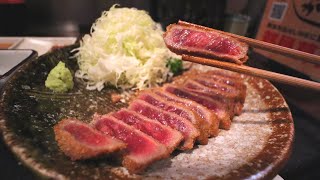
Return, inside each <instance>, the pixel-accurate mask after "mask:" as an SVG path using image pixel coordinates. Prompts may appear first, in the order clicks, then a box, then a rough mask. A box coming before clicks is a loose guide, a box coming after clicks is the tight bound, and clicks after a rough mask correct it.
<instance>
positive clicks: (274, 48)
mask: <svg viewBox="0 0 320 180" xmlns="http://www.w3.org/2000/svg"><path fill="white" fill-rule="evenodd" d="M178 24H180V25H186V26H195V27H201V28H204V29H207V30H210V31H216V32H219V33H221V34H225V35H228V36H231V37H233V38H236V39H238V40H240V41H242V42H244V43H247V44H248V45H249V46H251V47H253V48H257V49H262V50H265V51H269V52H272V53H277V54H281V55H284V56H289V57H292V58H295V59H298V60H301V61H307V62H311V63H314V64H320V56H317V55H315V54H310V53H306V52H302V51H298V50H295V49H290V48H286V47H283V46H279V45H275V44H271V43H267V42H264V41H259V40H256V39H252V38H247V37H244V36H239V35H236V34H232V33H228V32H224V31H219V30H216V29H212V28H208V27H205V26H200V25H196V24H192V23H188V22H185V21H179V22H178Z"/></svg>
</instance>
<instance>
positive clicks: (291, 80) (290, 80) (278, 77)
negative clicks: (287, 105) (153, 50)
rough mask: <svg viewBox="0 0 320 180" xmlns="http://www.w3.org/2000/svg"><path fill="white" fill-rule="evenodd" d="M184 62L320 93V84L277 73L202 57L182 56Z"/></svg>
mask: <svg viewBox="0 0 320 180" xmlns="http://www.w3.org/2000/svg"><path fill="white" fill-rule="evenodd" d="M182 60H186V61H190V62H194V63H199V64H204V65H208V66H214V67H218V68H223V69H227V70H231V71H235V72H239V73H243V74H247V75H251V76H256V77H260V78H265V79H269V80H272V81H277V82H281V83H284V84H289V85H294V86H300V87H304V88H309V89H314V90H318V91H320V83H317V82H313V81H308V80H305V79H300V78H296V77H292V76H287V75H283V74H279V73H275V72H270V71H266V70H261V69H257V68H253V67H249V66H245V65H237V64H234V63H229V62H222V61H219V60H214V59H208V58H202V57H195V56H189V55H182Z"/></svg>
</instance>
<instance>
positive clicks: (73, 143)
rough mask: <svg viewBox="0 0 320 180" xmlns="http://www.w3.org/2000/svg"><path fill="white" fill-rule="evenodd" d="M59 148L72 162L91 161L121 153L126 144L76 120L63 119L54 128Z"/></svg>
mask: <svg viewBox="0 0 320 180" xmlns="http://www.w3.org/2000/svg"><path fill="white" fill-rule="evenodd" d="M54 133H55V139H56V141H57V143H58V146H59V148H60V149H61V150H62V152H63V153H64V154H66V155H67V156H69V157H70V158H71V160H80V159H89V158H93V157H97V156H102V155H107V154H110V153H113V152H117V151H120V150H122V149H124V148H125V147H126V144H125V143H124V142H123V141H121V140H118V139H116V138H114V137H112V136H108V135H105V134H102V133H101V132H99V131H97V130H96V129H93V128H92V127H91V126H89V125H88V124H86V123H83V122H81V121H79V120H76V119H63V120H61V121H60V122H59V123H58V124H56V125H55V126H54Z"/></svg>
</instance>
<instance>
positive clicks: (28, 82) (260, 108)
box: [0, 45, 294, 179]
mask: <svg viewBox="0 0 320 180" xmlns="http://www.w3.org/2000/svg"><path fill="white" fill-rule="evenodd" d="M75 47H76V46H75V45H74V46H69V47H65V48H62V49H58V50H55V51H53V52H51V53H49V54H46V55H44V56H41V57H39V58H38V59H33V60H32V61H28V62H27V63H26V64H24V65H23V66H22V67H21V68H20V69H19V70H18V71H17V72H15V74H14V75H13V76H11V78H10V79H9V80H8V81H7V83H6V85H5V86H4V88H3V90H2V96H1V101H0V111H1V112H0V127H1V130H2V134H3V138H4V141H5V143H6V144H7V145H8V146H9V148H10V149H11V150H12V152H13V153H14V154H15V155H16V156H17V157H18V158H19V159H20V160H21V161H22V162H23V163H24V164H25V165H26V166H28V167H30V168H31V169H32V170H34V171H35V172H36V173H37V174H39V175H40V176H45V177H49V178H56V179H65V178H71V179H74V178H83V179H96V178H97V179H109V178H115V177H117V178H152V179H153V178H160V179H162V178H163V179H167V178H175V179H182V178H187V179H190V178H200V179H204V178H215V179H245V178H250V179H270V178H272V177H274V176H275V175H276V174H277V172H278V171H279V170H280V169H281V167H282V166H283V165H284V163H285V162H286V161H287V159H288V157H289V154H290V151H291V145H292V141H293V135H294V127H293V121H292V116H291V113H290V110H289V108H288V105H287V104H286V102H285V100H284V99H283V97H282V96H281V94H280V93H279V92H278V91H277V89H276V88H275V87H274V86H272V84H271V83H269V82H268V81H266V80H262V79H258V78H253V77H245V81H246V84H247V89H248V90H247V98H246V101H245V105H244V109H243V113H242V114H241V115H240V116H237V117H235V118H234V120H233V124H232V126H231V129H230V130H229V131H224V130H221V131H220V133H219V136H218V137H216V138H211V139H210V140H209V143H208V145H198V146H196V147H195V148H194V149H192V150H190V151H185V152H174V153H173V154H172V155H171V157H170V158H168V159H165V160H161V161H158V162H156V163H154V164H153V165H152V166H150V167H149V168H148V169H147V170H146V171H145V172H143V173H142V174H139V175H132V174H129V173H128V172H127V171H126V169H125V168H123V167H121V164H120V163H119V162H118V161H115V160H114V159H95V160H87V161H77V162H73V161H71V160H70V159H69V158H68V157H66V156H65V155H64V154H63V153H62V152H61V151H60V150H59V149H58V146H57V144H56V141H55V140H54V133H53V128H52V127H53V126H54V125H55V124H56V123H57V122H58V121H59V120H60V119H62V118H65V117H76V118H78V119H80V120H82V121H85V122H89V121H90V119H91V116H92V115H93V114H94V113H95V112H98V113H108V112H110V111H114V110H117V109H119V108H121V107H125V106H126V104H124V103H116V104H113V103H111V100H110V94H111V93H114V92H116V90H115V89H112V88H105V89H104V90H102V91H101V92H98V91H87V90H85V87H84V86H83V85H82V83H81V82H78V80H77V79H76V80H75V81H76V82H75V87H74V89H73V90H72V91H71V92H68V93H52V92H51V91H49V90H48V89H46V88H45V86H44V82H45V79H46V77H47V74H48V72H49V71H50V70H51V69H52V68H53V67H54V66H55V65H56V64H57V63H58V62H59V61H63V62H65V63H66V65H67V66H68V67H69V68H70V69H71V70H72V71H73V72H74V71H75V70H76V69H77V68H78V67H77V63H76V60H75V59H71V58H70V56H71V53H70V50H72V49H73V48H75Z"/></svg>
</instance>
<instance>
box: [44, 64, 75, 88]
mask: <svg viewBox="0 0 320 180" xmlns="http://www.w3.org/2000/svg"><path fill="white" fill-rule="evenodd" d="M45 85H46V87H47V88H49V89H51V90H52V91H54V92H67V91H68V90H71V89H72V88H73V78H72V74H71V72H70V70H69V69H68V68H67V67H66V65H65V63H63V62H61V61H60V62H59V63H58V65H57V66H56V67H54V68H53V69H52V70H51V71H50V73H49V75H48V77H47V80H46V82H45Z"/></svg>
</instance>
